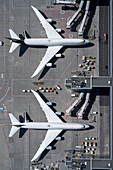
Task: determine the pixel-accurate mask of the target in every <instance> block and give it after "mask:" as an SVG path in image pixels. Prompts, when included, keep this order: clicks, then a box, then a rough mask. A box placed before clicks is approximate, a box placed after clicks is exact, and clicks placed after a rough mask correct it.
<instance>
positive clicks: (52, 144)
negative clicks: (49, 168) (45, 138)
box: [38, 131, 66, 162]
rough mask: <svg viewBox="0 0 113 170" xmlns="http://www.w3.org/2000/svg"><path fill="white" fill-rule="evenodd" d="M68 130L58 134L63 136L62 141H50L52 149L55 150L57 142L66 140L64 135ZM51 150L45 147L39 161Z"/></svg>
mask: <svg viewBox="0 0 113 170" xmlns="http://www.w3.org/2000/svg"><path fill="white" fill-rule="evenodd" d="M65 132H66V131H62V132H61V133H60V134H59V135H58V136H61V139H62V140H61V141H57V140H54V141H52V142H51V143H50V146H52V150H55V149H56V147H55V146H54V145H55V144H56V143H57V142H62V141H63V140H64V137H62V136H63V135H64V133H65ZM48 152H49V150H47V149H45V150H44V151H43V153H42V154H41V156H40V158H39V159H38V162H39V161H41V160H42V159H43V158H44V157H45V156H46V155H47V154H48Z"/></svg>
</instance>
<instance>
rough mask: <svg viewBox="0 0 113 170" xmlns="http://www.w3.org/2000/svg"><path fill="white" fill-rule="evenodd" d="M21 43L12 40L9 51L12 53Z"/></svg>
mask: <svg viewBox="0 0 113 170" xmlns="http://www.w3.org/2000/svg"><path fill="white" fill-rule="evenodd" d="M19 45H20V44H17V43H15V42H12V44H11V47H10V50H9V53H12V52H13V51H14V50H15V49H16V48H17V47H18V46H19Z"/></svg>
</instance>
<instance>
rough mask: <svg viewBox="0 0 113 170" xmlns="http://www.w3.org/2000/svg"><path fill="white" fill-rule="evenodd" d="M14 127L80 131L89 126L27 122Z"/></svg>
mask: <svg viewBox="0 0 113 170" xmlns="http://www.w3.org/2000/svg"><path fill="white" fill-rule="evenodd" d="M13 126H17V127H18V126H19V127H20V128H24V129H36V130H39V129H40V130H49V129H50V130H80V129H87V128H89V125H86V124H80V123H58V122H52V123H50V122H49V123H48V122H47V123H46V122H27V123H19V124H13Z"/></svg>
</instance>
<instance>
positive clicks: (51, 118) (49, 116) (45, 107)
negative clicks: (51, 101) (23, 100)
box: [31, 90, 62, 123]
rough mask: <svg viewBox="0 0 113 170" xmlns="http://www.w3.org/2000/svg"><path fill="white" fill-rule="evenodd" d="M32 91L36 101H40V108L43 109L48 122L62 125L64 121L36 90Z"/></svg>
mask: <svg viewBox="0 0 113 170" xmlns="http://www.w3.org/2000/svg"><path fill="white" fill-rule="evenodd" d="M31 91H32V92H33V94H34V95H35V97H36V99H37V100H38V102H39V104H40V106H41V107H42V110H43V111H44V112H45V115H46V118H47V121H48V122H60V123H62V120H61V119H60V118H59V117H58V116H57V115H56V114H55V113H54V112H53V111H52V110H51V108H50V107H49V106H48V105H47V104H46V103H45V102H44V100H43V99H42V98H41V97H40V95H39V94H38V93H37V92H35V91H34V90H31Z"/></svg>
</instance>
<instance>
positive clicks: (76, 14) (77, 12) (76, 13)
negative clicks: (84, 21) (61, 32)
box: [66, 0, 84, 28]
mask: <svg viewBox="0 0 113 170" xmlns="http://www.w3.org/2000/svg"><path fill="white" fill-rule="evenodd" d="M83 4H84V0H81V2H80V5H79V9H78V10H77V11H76V12H75V14H74V15H73V16H72V18H71V19H70V20H69V21H68V22H67V27H66V28H71V24H72V22H73V21H74V19H75V18H76V17H77V16H78V14H79V13H80V11H81V9H82V7H83Z"/></svg>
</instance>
